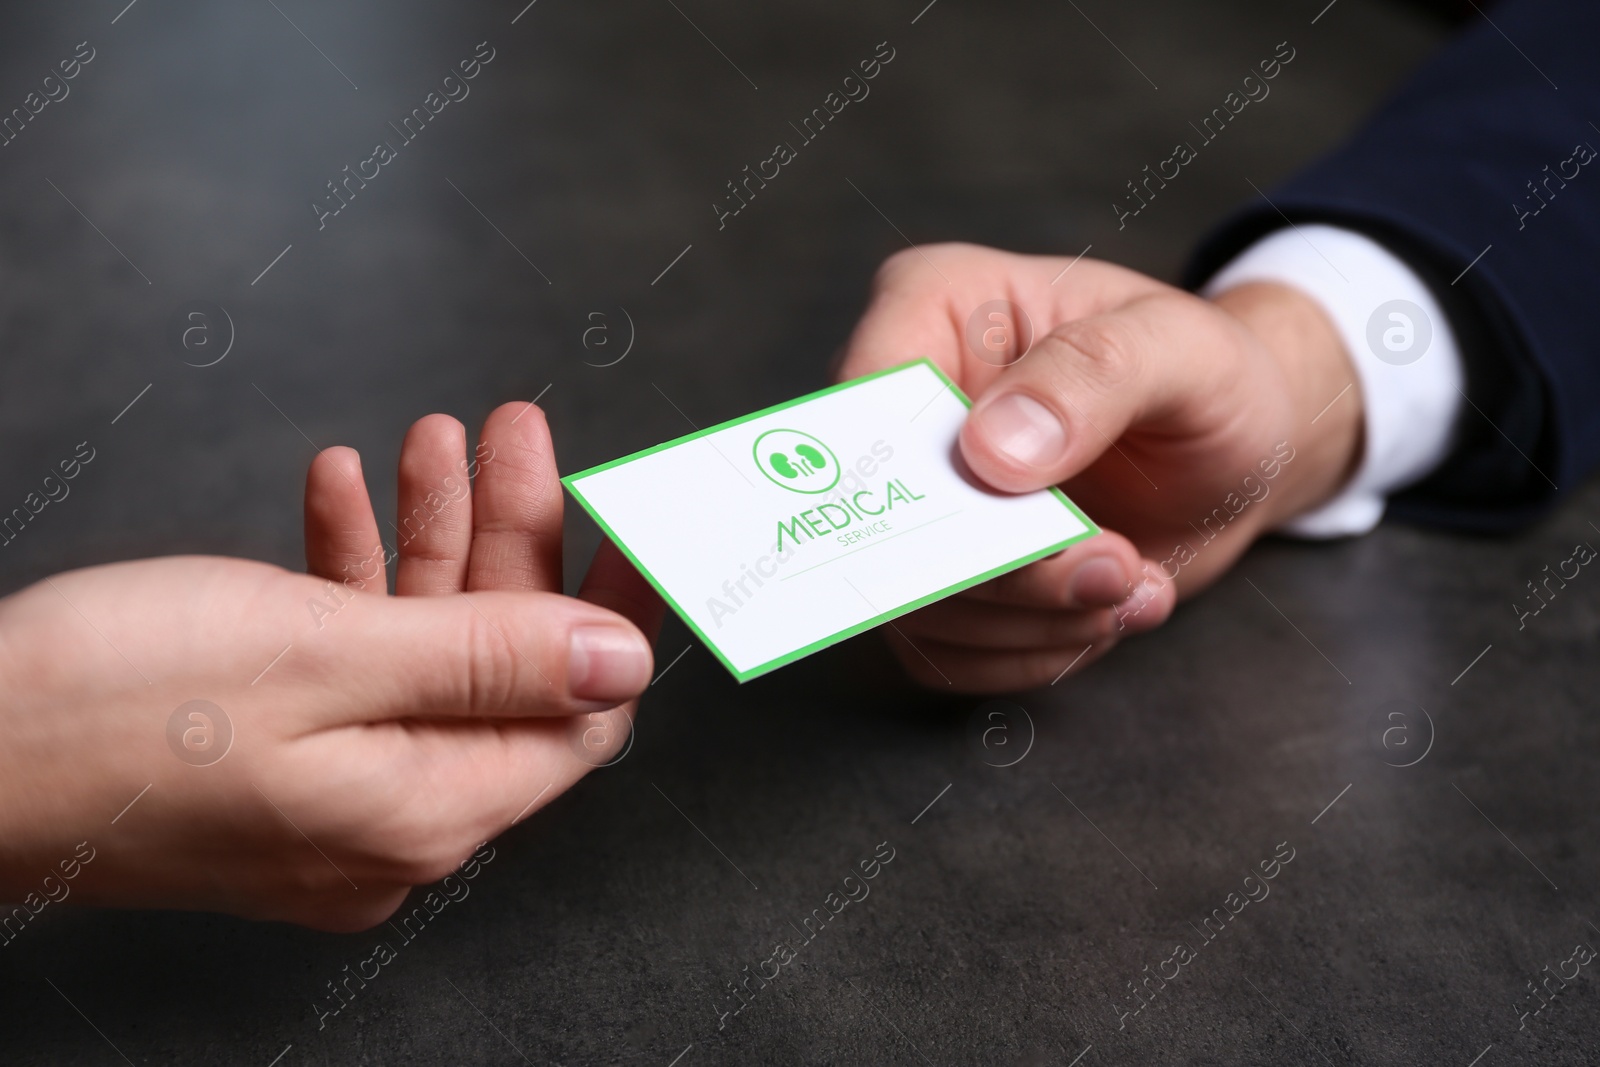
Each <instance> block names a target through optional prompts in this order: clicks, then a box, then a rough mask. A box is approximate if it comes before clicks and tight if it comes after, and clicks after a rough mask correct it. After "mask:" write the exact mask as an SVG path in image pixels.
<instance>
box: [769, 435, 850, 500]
mask: <svg viewBox="0 0 1600 1067" xmlns="http://www.w3.org/2000/svg"><path fill="white" fill-rule="evenodd" d="M750 453H751V455H752V456H754V457H755V461H756V466H757V467H760V468H761V473H762V474H764V475H766V476H767V480H768V481H770V482H771V483H772V484H773V485H778V486H782V487H783V488H785V489H787V490H789V491H790V492H792V493H807V494H814V493H826V492H827V491H828V490H829V489H832V488H833V487H834V486H836V485H838V484H839V473H840V472H839V457H837V456H835V455H834V454H833V449H831V448H829V447H828V446H827V445H825V444H823V443H822V441H821V440H820V439H818V438H816V437H813V436H811V435H810V434H808V433H802V432H801V431H799V430H768V431H767V432H766V433H764V434H762V435H761V436H760V437H757V438H756V443H755V445H754V446H753V447H752V448H751V450H750Z"/></svg>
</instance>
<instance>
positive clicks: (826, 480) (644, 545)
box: [562, 360, 1099, 681]
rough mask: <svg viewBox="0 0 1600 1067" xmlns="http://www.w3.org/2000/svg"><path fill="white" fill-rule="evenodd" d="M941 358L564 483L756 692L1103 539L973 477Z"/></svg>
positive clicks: (1069, 518) (1059, 497)
mask: <svg viewBox="0 0 1600 1067" xmlns="http://www.w3.org/2000/svg"><path fill="white" fill-rule="evenodd" d="M970 406H971V404H970V402H969V401H968V400H967V398H966V397H965V396H963V395H962V393H961V391H960V390H959V389H957V388H956V386H955V385H954V384H953V383H952V382H951V381H950V380H949V379H948V378H946V377H945V375H944V373H943V372H942V371H940V370H939V369H938V368H937V367H936V366H934V365H933V364H932V363H931V362H929V361H927V360H921V361H919V362H916V363H908V364H906V365H904V366H901V367H895V368H892V369H890V370H886V371H880V372H879V373H877V374H873V375H869V376H867V377H865V378H858V379H856V380H854V381H850V382H845V383H843V384H842V385H836V386H833V387H831V388H828V389H823V390H821V391H820V392H816V393H812V394H811V395H809V396H803V397H800V398H799V399H797V400H791V401H789V402H788V403H786V404H779V405H777V406H776V407H771V408H767V409H765V410H763V411H757V412H755V413H754V414H751V415H746V416H744V417H743V418H739V419H734V420H733V421H731V422H725V423H723V424H721V425H720V426H713V427H710V428H709V429H705V430H701V431H699V432H698V433H693V434H690V435H688V436H687V437H680V438H678V439H677V440H675V441H668V442H667V443H665V444H661V445H657V446H656V447H654V448H648V449H645V450H644V451H642V452H637V453H634V454H633V455H631V456H624V457H622V458H621V459H616V460H612V461H611V462H610V463H604V464H601V465H600V466H598V467H592V468H590V469H589V470H586V471H582V472H580V473H578V474H573V475H569V476H567V477H565V478H563V479H562V484H563V485H565V486H566V487H567V489H568V491H570V492H571V493H572V495H573V496H574V497H575V498H576V499H577V501H578V503H580V504H582V505H583V507H584V509H585V510H586V511H588V512H589V514H590V515H592V516H593V517H594V519H595V521H596V522H598V523H599V524H600V526H601V528H602V529H604V530H605V532H606V533H607V534H608V535H609V536H610V537H611V539H612V540H613V541H615V542H616V544H617V546H618V547H619V548H621V549H622V551H623V552H624V553H625V554H626V555H627V556H628V558H629V559H631V560H632V561H633V563H634V566H636V567H638V568H639V571H640V573H641V574H643V575H644V576H645V577H646V578H647V579H648V580H649V581H650V583H651V584H652V585H654V586H655V587H656V589H657V591H659V592H660V593H661V595H662V597H664V598H665V599H666V601H667V603H668V604H670V605H672V608H673V609H674V610H675V611H677V613H678V614H679V615H680V616H682V618H683V621H684V622H686V623H688V625H689V628H690V629H692V630H693V631H694V632H695V633H696V634H697V635H698V636H699V637H700V639H701V640H702V641H704V642H705V643H706V646H707V647H708V648H710V649H711V651H712V652H713V653H714V654H715V655H716V657H717V658H718V659H720V660H721V661H722V662H723V664H724V665H725V666H726V667H727V668H728V669H729V670H730V671H732V672H733V674H734V676H735V677H736V678H738V679H739V680H740V681H746V680H748V679H750V678H754V677H756V676H757V675H761V674H765V673H766V672H768V671H770V670H774V669H776V668H778V667H781V666H783V665H784V664H786V663H792V662H794V661H795V660H797V659H800V658H801V657H803V656H807V655H810V654H811V653H813V652H816V651H818V650H819V649H823V648H826V647H828V646H829V645H832V644H835V643H837V642H839V641H843V640H844V639H845V638H847V637H852V636H854V635H855V634H858V633H861V632H862V631H864V630H868V629H871V628H872V627H874V626H878V625H880V624H882V623H885V622H888V621H889V620H891V619H894V618H896V617H898V616H900V615H904V614H905V613H906V612H908V611H913V610H915V609H916V608H919V607H922V606H923V605H925V604H931V603H933V602H934V601H936V600H941V599H943V598H944V597H947V596H950V595H951V594H953V593H958V592H960V591H961V590H963V589H966V588H968V587H970V586H974V585H977V584H978V583H980V582H984V581H987V580H988V579H990V578H993V577H995V576H997V575H1000V574H1004V573H1005V572H1007V571H1010V570H1015V569H1016V568H1018V567H1021V566H1023V565H1025V564H1028V563H1031V562H1033V561H1034V560H1036V559H1042V558H1043V557H1045V556H1048V555H1051V554H1052V553H1055V552H1059V551H1061V550H1062V549H1063V548H1066V547H1067V546H1068V545H1071V544H1073V543H1075V542H1077V541H1081V540H1083V539H1084V538H1086V537H1090V536H1092V535H1093V534H1096V533H1098V532H1099V530H1098V528H1097V527H1096V526H1095V525H1094V523H1092V522H1090V521H1089V519H1088V517H1087V516H1085V515H1084V514H1083V512H1081V511H1079V510H1078V508H1077V507H1076V506H1075V505H1074V504H1073V503H1072V502H1071V501H1070V500H1068V499H1067V498H1066V497H1065V496H1064V495H1063V494H1062V493H1061V492H1060V490H1057V489H1049V490H1042V491H1040V492H1036V493H1025V494H1008V493H1001V492H997V491H995V490H992V489H989V488H987V487H985V486H983V485H982V484H981V483H979V482H978V481H977V479H976V478H975V477H974V476H973V475H972V474H971V473H970V472H969V471H967V470H966V468H965V465H964V464H963V463H962V461H961V458H960V449H959V447H958V445H957V440H956V438H957V435H958V434H959V433H960V431H961V425H962V423H963V422H964V421H965V420H966V416H967V409H968V408H969V407H970Z"/></svg>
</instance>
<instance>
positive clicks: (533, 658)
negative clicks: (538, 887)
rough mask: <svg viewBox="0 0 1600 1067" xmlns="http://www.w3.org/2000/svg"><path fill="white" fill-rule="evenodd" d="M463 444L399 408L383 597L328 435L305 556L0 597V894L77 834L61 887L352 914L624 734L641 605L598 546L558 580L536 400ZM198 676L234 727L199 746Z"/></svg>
mask: <svg viewBox="0 0 1600 1067" xmlns="http://www.w3.org/2000/svg"><path fill="white" fill-rule="evenodd" d="M467 464H468V461H467V459H466V449H465V442H464V434H463V432H462V429H461V426H460V424H459V423H457V422H455V421H454V420H453V419H448V418H445V417H443V416H430V417H429V418H427V419H424V420H422V421H421V422H419V423H418V424H417V425H416V426H415V427H413V429H412V432H411V434H410V435H409V436H408V438H407V442H406V447H405V450H404V452H403V454H402V457H401V464H400V467H401V473H400V501H401V503H400V522H399V524H398V528H399V529H400V531H401V532H400V533H399V534H398V535H397V536H396V541H397V542H398V544H399V546H400V552H399V557H400V558H399V574H398V586H399V591H400V593H401V594H402V595H400V596H397V597H389V596H387V595H385V580H384V568H383V555H382V551H383V550H382V548H381V543H380V540H379V537H378V531H377V524H376V522H375V521H374V520H373V517H372V511H371V507H370V505H369V504H368V502H367V495H366V488H365V486H364V485H363V484H362V479H361V469H360V463H359V460H358V459H357V457H356V455H355V453H354V452H351V451H350V450H348V449H332V450H329V451H327V452H324V453H322V454H320V455H319V456H318V457H317V458H316V460H315V462H314V463H313V465H312V469H311V472H310V475H309V478H308V485H307V515H306V526H307V533H308V540H307V556H308V558H309V561H310V565H311V571H312V573H311V574H310V575H296V574H290V573H288V572H286V571H283V570H280V569H278V568H276V567H271V566H268V565H266V564H261V563H253V562H247V561H243V560H231V559H215V558H194V557H191V558H169V559H158V560H145V561H140V562H134V563H120V564H113V565H110V566H104V567H94V568H90V569H87V570H81V571H74V572H71V573H69V574H62V575H57V576H56V577H54V578H51V579H49V580H48V581H47V582H44V583H41V584H39V585H35V586H33V587H31V588H28V589H25V590H23V591H22V592H20V593H17V594H15V595H13V596H11V597H8V598H6V599H5V600H4V601H0V679H3V680H4V682H5V688H6V692H7V693H8V697H7V700H6V701H5V703H4V706H3V707H0V900H12V901H18V900H22V899H24V897H25V896H26V894H28V893H30V892H36V891H37V890H38V889H39V887H40V885H41V883H42V880H43V879H44V877H45V876H46V875H48V874H52V873H56V881H57V882H59V879H60V875H59V873H57V872H56V868H57V867H58V865H59V864H60V863H62V862H63V861H71V860H72V859H73V857H74V854H75V848H76V846H77V844H78V843H79V842H87V843H88V846H89V848H90V849H92V850H93V857H94V858H93V860H92V862H90V863H87V864H83V865H82V866H81V869H79V870H77V872H76V873H77V877H76V879H75V880H74V881H71V882H70V883H68V886H69V889H70V897H71V899H72V900H75V901H80V902H84V903H94V904H110V905H117V906H140V907H164V908H198V909H208V910H217V911H225V912H232V913H235V914H239V915H243V916H247V917H252V918H266V919H282V920H288V921H292V922H298V923H303V924H305V925H308V926H314V927H318V928H321V929H328V930H356V929H363V928H366V927H369V926H372V925H374V924H376V923H378V922H380V921H382V920H383V919H384V918H385V917H386V916H388V915H389V914H390V913H391V912H392V911H393V910H394V909H395V908H396V907H397V906H398V905H399V904H400V903H401V901H402V900H404V898H405V895H406V892H407V889H408V888H409V887H410V886H413V885H417V884H423V883H427V882H430V881H434V880H437V879H438V878H440V877H442V876H444V875H445V874H447V873H448V872H449V871H450V870H451V869H452V868H453V867H454V866H455V865H456V864H457V863H459V862H460V861H461V860H462V859H463V858H464V857H466V856H467V855H468V854H469V853H471V852H472V850H473V848H474V846H476V845H477V844H478V843H479V842H481V841H484V840H486V839H488V838H490V837H493V836H494V835H496V834H498V833H500V832H501V831H503V830H504V829H506V828H507V827H508V826H510V825H511V824H512V823H513V822H514V821H515V820H517V819H518V818H520V817H523V816H525V815H527V814H528V813H530V812H531V811H533V810H535V809H536V808H537V807H539V806H541V805H543V804H546V803H549V802H550V801H551V800H552V799H554V798H555V797H556V796H558V795H559V794H560V793H561V792H562V791H563V790H565V789H566V788H567V787H568V786H570V785H571V784H572V783H573V782H575V781H577V780H578V779H579V778H580V777H582V775H583V774H584V773H586V772H587V771H588V770H589V769H590V767H591V766H593V765H595V764H597V763H599V762H601V761H603V760H604V759H605V758H606V757H607V755H608V753H609V751H610V750H612V749H620V747H621V745H622V744H623V743H625V740H626V736H627V729H628V723H629V721H630V720H631V717H632V712H633V705H632V704H631V703H630V704H627V705H624V706H622V707H617V705H618V704H619V703H621V702H623V701H626V700H629V699H630V698H632V697H634V696H635V695H636V694H637V693H639V692H640V691H641V690H642V689H643V688H644V687H645V685H646V684H647V683H648V682H649V679H650V672H651V657H650V649H649V644H648V643H647V640H646V636H645V635H646V634H651V633H653V632H654V629H655V627H656V624H657V623H658V622H659V619H660V605H659V602H658V601H657V600H656V599H655V597H654V596H653V594H651V593H650V590H649V588H648V587H647V586H646V585H645V584H644V582H643V580H642V579H640V578H639V577H638V575H637V574H636V573H635V572H634V571H633V568H632V567H630V566H629V565H628V564H627V562H626V560H624V559H623V558H622V557H621V556H620V554H618V553H616V551H615V550H614V549H611V548H610V546H604V547H603V548H602V551H601V553H600V555H598V556H597V557H596V560H595V563H594V565H593V567H592V568H591V570H590V573H589V577H588V579H587V580H586V582H585V585H584V590H583V593H582V599H570V598H567V597H563V596H560V595H558V590H559V588H560V577H561V554H560V538H561V497H560V488H559V484H558V482H557V480H556V473H555V464H554V459H553V455H552V451H551V446H550V438H549V434H548V431H547V430H546V428H545V423H544V418H543V415H542V414H541V413H540V412H539V410H538V409H537V408H535V407H533V406H532V405H528V404H511V405H506V406H505V407H502V408H500V409H499V410H497V411H496V412H495V413H494V414H493V415H491V416H490V418H489V421H488V424H487V425H486V427H485V430H484V435H483V444H482V445H480V447H479V450H478V452H477V464H476V467H477V470H476V473H477V484H476V487H475V488H471V487H469V485H468V482H467V479H466V470H465V468H466V466H467ZM641 631H643V632H641ZM193 700H204V701H209V702H211V703H212V704H214V705H216V706H217V707H218V708H220V709H221V710H222V714H223V715H224V716H226V723H227V724H230V725H231V729H232V733H233V739H232V746H231V748H229V749H228V750H227V751H226V754H225V755H223V756H222V758H221V759H219V760H216V761H215V762H209V763H208V762H207V761H208V760H210V759H211V758H212V757H213V756H215V755H216V753H215V752H212V753H208V754H200V755H198V756H196V758H186V757H187V756H188V755H190V754H188V753H185V752H183V744H184V743H185V742H186V741H187V740H188V738H187V737H186V736H185V735H187V733H188V731H189V730H190V729H200V730H202V732H203V731H204V728H205V723H204V722H203V721H202V720H194V724H195V725H194V726H193V727H191V726H190V725H189V720H187V719H184V720H183V721H181V722H179V724H178V726H179V729H178V730H177V731H176V736H179V737H180V738H183V740H179V741H172V740H169V721H171V720H172V717H173V714H174V712H175V711H176V710H177V709H178V708H179V707H180V706H181V705H184V704H186V703H187V702H189V701H193ZM607 709H611V710H607ZM595 714H603V715H604V716H606V719H605V721H604V722H603V727H604V728H599V729H597V728H596V727H595V726H594V725H592V724H593V723H594V722H595V721H596V720H591V719H587V718H583V717H581V716H585V715H595ZM212 718H215V716H212ZM221 726H222V724H219V723H215V722H212V723H211V724H210V727H211V728H212V729H213V730H220V728H221ZM199 739H200V740H204V738H203V737H201V738H199ZM597 740H598V741H600V742H601V744H600V745H599V747H598V750H597V747H596V744H595V742H596V741H597ZM585 742H587V744H585ZM607 743H609V745H610V749H608V748H607V747H606V744H607ZM130 802H132V803H131V804H130ZM86 851H87V850H86ZM81 855H82V854H81V853H80V854H79V856H80V858H81Z"/></svg>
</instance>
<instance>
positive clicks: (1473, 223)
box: [1187, 0, 1600, 531]
mask: <svg viewBox="0 0 1600 1067" xmlns="http://www.w3.org/2000/svg"><path fill="white" fill-rule="evenodd" d="M1483 6H1484V7H1485V8H1486V10H1487V11H1488V16H1487V17H1485V16H1482V15H1477V16H1474V19H1475V24H1471V25H1470V28H1469V29H1468V30H1467V31H1466V32H1465V33H1464V34H1463V35H1462V36H1461V37H1460V38H1459V39H1457V40H1456V41H1454V42H1453V43H1452V44H1450V45H1449V46H1447V47H1446V48H1445V49H1444V50H1443V51H1442V52H1441V53H1440V54H1438V55H1437V56H1435V57H1434V58H1433V59H1432V60H1430V61H1429V62H1428V63H1427V64H1426V65H1425V66H1424V67H1423V69H1422V70H1421V71H1420V72H1419V73H1418V74H1417V75H1415V76H1414V77H1413V78H1412V80H1411V81H1410V83H1409V84H1408V85H1406V87H1405V88H1404V89H1402V90H1401V91H1400V92H1399V93H1398V94H1397V95H1396V96H1395V97H1394V98H1393V99H1392V100H1390V101H1389V102H1388V103H1387V104H1386V105H1385V106H1384V107H1383V109H1382V110H1381V111H1380V112H1379V113H1378V114H1377V115H1376V116H1374V117H1373V118H1372V120H1371V121H1370V122H1369V123H1368V124H1367V125H1366V126H1365V127H1364V128H1363V129H1362V130H1361V131H1360V132H1359V133H1358V134H1357V135H1356V136H1355V137H1354V138H1353V139H1352V140H1351V141H1350V142H1349V143H1347V144H1345V145H1344V146H1343V147H1341V148H1339V149H1338V150H1337V151H1335V152H1334V153H1333V154H1332V155H1330V156H1328V157H1327V158H1325V159H1323V160H1321V161H1320V162H1318V163H1316V164H1314V165H1313V166H1312V167H1310V168H1309V169H1308V170H1306V171H1305V172H1303V173H1301V174H1299V175H1297V176H1296V177H1294V178H1293V179H1291V180H1290V181H1289V182H1288V183H1287V184H1286V185H1284V186H1282V187H1281V188H1279V189H1277V190H1275V191H1274V192H1273V193H1272V194H1271V197H1272V201H1273V203H1274V204H1275V205H1276V206H1277V207H1278V208H1280V209H1282V211H1283V212H1284V214H1286V215H1288V217H1289V218H1290V219H1292V220H1294V221H1295V222H1297V223H1298V222H1326V223H1331V224H1334V225H1339V226H1344V227H1347V228H1350V229H1353V230H1358V231H1361V232H1363V233H1366V234H1367V235H1368V236H1371V237H1373V238H1374V239H1376V240H1378V241H1379V242H1381V243H1383V244H1384V245H1385V246H1387V247H1388V248H1389V249H1390V250H1391V251H1393V252H1394V253H1396V254H1397V255H1398V256H1400V257H1401V258H1402V259H1404V260H1406V261H1407V262H1408V263H1409V264H1410V265H1411V266H1412V268H1413V269H1415V270H1416V271H1417V272H1418V273H1419V274H1420V275H1421V276H1422V278H1423V279H1424V280H1425V281H1427V282H1428V284H1429V286H1430V287H1431V288H1432V290H1433V292H1434V293H1435V294H1436V295H1437V296H1438V298H1439V300H1440V303H1441V305H1442V306H1443V307H1444V308H1445V310H1446V312H1447V314H1448V315H1449V316H1450V321H1451V325H1452V327H1453V328H1454V331H1455V333H1456V335H1457V338H1458V340H1459V341H1460V343H1461V347H1462V353H1463V358H1464V361H1465V364H1466V379H1467V399H1468V403H1466V404H1463V405H1462V412H1461V415H1460V418H1459V420H1458V423H1457V425H1456V427H1455V437H1454V444H1453V447H1452V451H1451V454H1450V455H1449V457H1448V458H1447V459H1446V460H1445V462H1444V463H1443V465H1442V466H1441V467H1440V468H1439V469H1438V470H1437V471H1435V472H1434V473H1433V474H1432V475H1430V476H1429V477H1428V478H1427V479H1425V480H1424V481H1423V482H1421V483H1419V484H1417V485H1415V486H1412V487H1411V488H1409V489H1407V490H1405V491H1403V492H1401V493H1399V494H1398V495H1396V496H1395V497H1394V498H1392V499H1391V501H1390V513H1391V514H1394V515H1397V516H1399V517H1401V518H1409V519H1413V520H1418V521H1424V522H1430V523H1437V524H1442V525H1450V526H1455V527H1460V528H1466V529H1476V530H1485V531H1490V530H1498V529H1506V528H1510V527H1513V526H1516V525H1519V524H1521V523H1525V522H1527V521H1529V520H1530V519H1532V518H1534V517H1536V516H1537V515H1538V514H1540V513H1541V512H1543V511H1544V510H1546V509H1547V508H1548V507H1549V506H1550V505H1551V504H1552V503H1553V502H1554V501H1555V499H1556V498H1557V496H1558V494H1559V493H1560V492H1564V491H1566V490H1570V489H1572V488H1574V487H1575V486H1576V485H1577V483H1578V482H1579V481H1580V480H1581V479H1582V478H1583V477H1584V476H1585V475H1586V474H1587V473H1588V472H1589V471H1590V470H1591V469H1592V468H1593V467H1594V466H1595V465H1596V463H1597V462H1600V342H1597V339H1596V338H1597V330H1596V316H1597V313H1600V154H1597V153H1596V151H1595V148H1596V147H1597V146H1600V129H1597V128H1596V126H1594V125H1592V124H1591V121H1590V120H1591V119H1592V120H1594V121H1595V122H1600V3H1596V2H1595V0H1508V2H1506V3H1502V4H1499V5H1496V6H1494V7H1492V8H1489V7H1488V6H1487V5H1486V4H1485V5H1483ZM1490 18H1492V19H1493V22H1492V23H1491V22H1490V21H1489V19H1490ZM1282 225H1283V216H1282V215H1279V214H1278V212H1277V211H1275V210H1273V208H1272V207H1269V206H1268V205H1267V204H1265V203H1262V204H1260V205H1259V207H1253V208H1250V209H1247V210H1245V211H1244V212H1242V213H1241V214H1239V215H1238V216H1236V217H1234V218H1233V219H1232V220H1230V221H1229V222H1227V223H1226V224H1224V225H1223V227H1222V228H1221V229H1220V230H1219V231H1218V232H1217V233H1215V234H1213V235H1212V237H1211V238H1210V239H1208V240H1207V241H1206V242H1205V244H1204V245H1202V247H1201V248H1200V250H1199V252H1198V253H1197V255H1196V257H1195V260H1194V262H1193V263H1192V265H1191V267H1190V270H1189V273H1188V277H1187V281H1188V282H1189V283H1190V284H1191V285H1194V286H1198V285H1199V284H1200V283H1201V282H1203V281H1204V280H1205V279H1206V278H1207V277H1209V276H1210V275H1212V274H1213V273H1215V272H1216V271H1217V270H1218V269H1219V268H1220V267H1221V266H1222V265H1223V264H1225V263H1226V262H1227V261H1228V260H1229V259H1231V258H1232V257H1233V256H1234V255H1236V254H1237V253H1239V252H1240V251H1242V250H1243V249H1244V248H1245V247H1246V246H1248V245H1249V244H1250V243H1251V242H1252V241H1254V240H1255V239H1257V238H1258V237H1260V236H1262V235H1263V234H1265V233H1267V232H1269V231H1271V230H1274V229H1277V228H1278V227H1280V226H1282ZM1485 249H1487V251H1485ZM1480 254H1481V258H1478V257H1479V256H1480ZM1474 260H1476V263H1475V264H1474ZM1469 264H1472V266H1471V269H1468V266H1469ZM1463 271H1465V273H1464V274H1463ZM1558 486H1559V489H1558V488H1557V487H1558Z"/></svg>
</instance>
